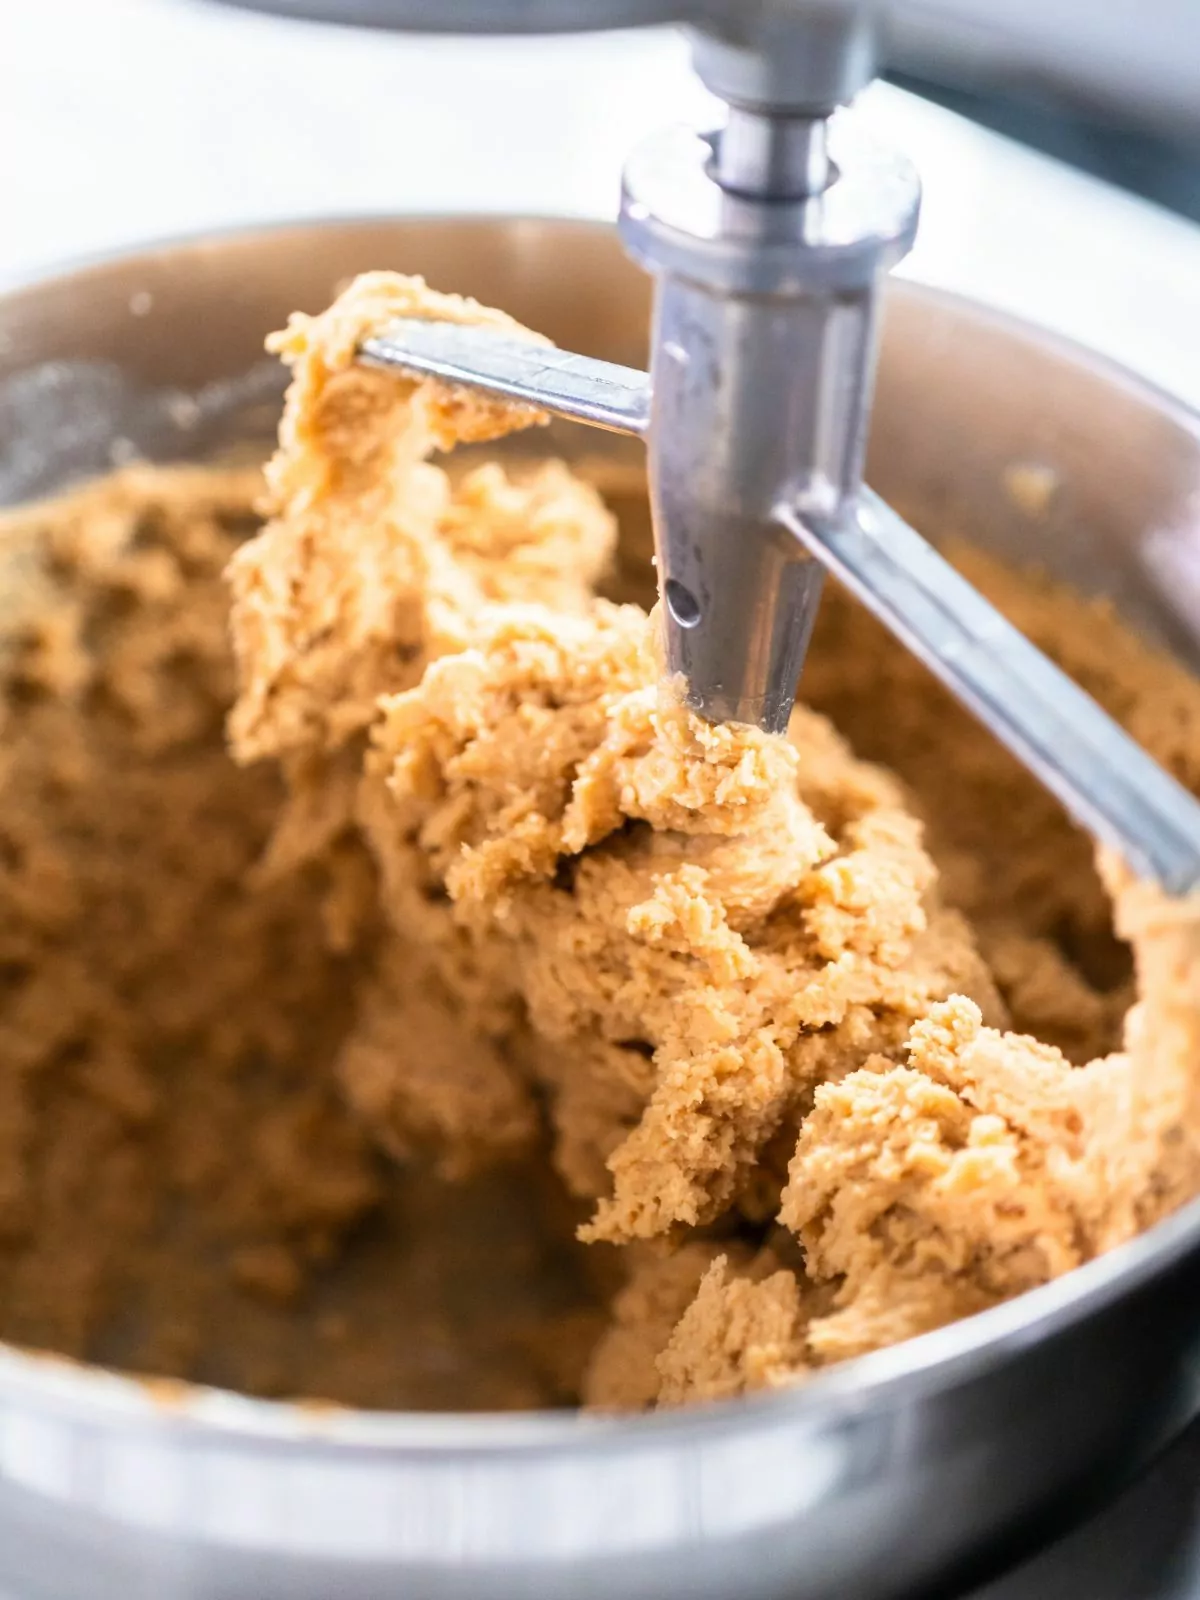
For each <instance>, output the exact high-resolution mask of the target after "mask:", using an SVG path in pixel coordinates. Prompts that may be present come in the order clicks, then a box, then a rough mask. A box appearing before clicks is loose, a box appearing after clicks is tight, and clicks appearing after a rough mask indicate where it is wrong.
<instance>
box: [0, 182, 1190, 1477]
mask: <svg viewBox="0 0 1200 1600" xmlns="http://www.w3.org/2000/svg"><path fill="white" fill-rule="evenodd" d="M448 223H462V224H471V223H477V224H493V225H494V224H498V223H507V224H530V225H537V226H552V227H559V228H561V227H567V228H571V229H573V230H574V229H578V230H580V231H590V232H594V233H596V234H597V235H599V234H603V235H605V236H606V237H609V238H611V237H612V236H613V235H614V233H615V229H614V227H613V224H612V223H611V222H606V221H604V220H602V219H598V218H595V217H589V216H584V215H552V214H538V213H512V212H506V211H503V210H499V209H498V210H496V211H489V210H486V209H481V210H476V211H471V212H464V211H455V210H447V211H444V212H441V211H436V210H422V211H419V212H413V213H403V212H389V211H379V212H365V213H364V212H355V213H348V214H345V215H336V214H335V215H329V214H322V215H319V216H311V217H304V216H300V217H293V218H286V219H278V220H272V221H270V222H266V223H258V224H254V223H250V224H246V223H238V224H232V225H230V226H228V227H223V228H216V229H211V228H210V229H205V230H203V231H201V232H199V233H183V234H175V235H170V236H166V237H163V238H160V239H152V240H149V241H145V242H141V243H136V244H132V245H127V246H123V247H121V248H119V249H116V250H110V251H103V252H96V253H92V254H88V255H84V256H81V257H78V258H74V259H71V260H68V261H66V262H64V263H61V264H59V265H51V266H48V267H43V268H35V269H33V270H31V271H27V272H23V273H20V274H17V275H15V276H13V277H11V278H5V279H0V306H3V305H4V303H5V302H8V301H12V300H14V299H17V300H19V299H20V298H21V297H22V296H23V295H24V294H26V293H30V292H35V291H37V290H41V289H49V288H52V287H54V286H65V285H66V284H68V283H69V282H70V281H71V280H73V279H75V278H79V277H86V276H90V275H91V274H93V273H101V272H103V271H105V270H107V269H110V268H113V267H119V266H121V265H123V264H124V265H131V264H133V263H135V262H137V261H139V260H143V259H146V260H149V259H152V258H153V257H155V256H156V255H163V254H167V253H170V252H175V251H183V250H187V249H189V248H199V247H205V246H212V245H214V244H222V243H239V242H240V243H247V244H248V243H251V242H252V241H254V240H255V239H265V238H269V237H271V236H273V235H283V234H287V233H289V232H297V233H311V232H315V231H320V230H327V229H328V230H334V229H339V228H356V227H380V228H386V227H388V226H399V227H419V226H421V225H440V226H444V225H446V224H448ZM890 292H892V293H898V294H899V295H901V296H902V297H905V298H910V299H913V300H917V301H924V302H925V303H928V304H932V305H940V306H947V307H949V308H951V309H954V310H957V311H958V312H959V313H960V314H961V315H963V316H965V317H968V318H970V319H972V320H974V321H975V322H977V323H983V324H985V325H988V326H990V327H991V328H993V329H995V330H996V331H999V332H1002V333H1005V334H1007V335H1008V336H1009V337H1011V338H1015V339H1019V340H1023V341H1025V342H1036V343H1037V344H1038V346H1039V348H1040V349H1042V350H1046V351H1048V352H1049V353H1050V354H1052V355H1054V356H1056V357H1057V358H1058V359H1059V360H1061V361H1063V362H1065V363H1068V364H1070V365H1072V366H1074V367H1076V368H1077V369H1080V370H1082V371H1083V372H1084V373H1085V374H1086V375H1088V376H1091V377H1094V378H1096V379H1099V380H1100V381H1101V382H1104V383H1106V384H1108V385H1110V386H1113V387H1116V388H1119V389H1120V390H1122V391H1123V392H1125V393H1126V394H1128V395H1129V396H1130V397H1131V398H1132V399H1134V400H1136V401H1138V402H1140V403H1141V404H1143V405H1145V406H1146V407H1148V408H1150V409H1151V410H1153V411H1155V412H1157V413H1158V415H1159V416H1161V417H1163V418H1164V420H1167V421H1169V422H1171V423H1173V424H1174V425H1175V426H1177V427H1179V428H1180V429H1182V430H1183V431H1185V432H1187V433H1188V434H1190V435H1191V436H1192V438H1193V440H1194V441H1195V443H1196V447H1197V451H1198V453H1200V412H1197V411H1194V410H1193V409H1192V408H1191V407H1190V406H1188V405H1187V404H1186V402H1184V401H1182V400H1181V399H1179V397H1178V396H1175V395H1173V394H1171V393H1170V392H1169V391H1167V390H1164V389H1162V388H1160V387H1159V386H1157V385H1156V384H1153V383H1151V382H1150V381H1148V380H1146V379H1144V378H1142V377H1140V376H1139V375H1138V374H1136V373H1135V372H1132V371H1131V370H1130V369H1128V368H1127V367H1125V366H1123V365H1122V364H1121V363H1119V362H1117V361H1114V360H1112V359H1111V358H1110V357H1108V356H1104V355H1101V354H1098V353H1097V352H1095V351H1093V350H1090V349H1089V348H1087V347H1086V346H1085V345H1082V344H1080V343H1078V342H1077V341H1075V340H1073V339H1071V338H1069V337H1068V336H1066V335H1063V334H1061V333H1058V332H1056V331H1055V330H1054V329H1051V328H1046V327H1044V326H1042V325H1040V324H1038V323H1035V322H1032V321H1029V320H1027V319H1025V318H1023V317H1018V316H1016V315H1014V314H1012V313H1010V312H1007V311H1004V310H1001V309H999V308H997V307H995V306H991V305H989V304H987V303H985V302H982V301H979V300H976V299H974V298H972V297H970V296H968V295H964V294H960V293H957V292H956V291H953V290H947V289H944V288H941V287H940V286H937V285H934V284H930V283H925V282H922V281H921V280H920V279H919V278H915V277H895V278H893V279H892V280H891V291H890ZM1197 1251H1200V1197H1198V1198H1196V1199H1194V1200H1192V1201H1190V1202H1189V1203H1188V1204H1187V1205H1185V1206H1183V1207H1181V1208H1180V1210H1178V1211H1177V1212H1175V1213H1174V1214H1172V1215H1171V1216H1169V1217H1167V1218H1165V1219H1164V1220H1163V1221H1161V1222H1159V1223H1157V1224H1156V1225H1155V1226H1154V1227H1152V1228H1150V1229H1148V1230H1147V1231H1146V1232H1145V1233H1142V1234H1140V1235H1138V1236H1137V1237H1136V1238H1134V1239H1131V1240H1129V1241H1127V1242H1126V1243H1124V1244H1121V1245H1118V1246H1117V1247H1115V1248H1114V1249H1112V1250H1110V1251H1108V1252H1106V1253H1105V1254H1104V1255H1101V1256H1099V1257H1097V1258H1095V1259H1094V1260H1092V1261H1090V1262H1087V1263H1085V1264H1084V1265H1083V1266H1081V1267H1077V1268H1075V1269H1074V1270H1072V1271H1070V1272H1067V1273H1065V1274H1063V1275H1062V1276H1061V1277H1059V1278H1055V1279H1053V1280H1052V1281H1051V1282H1049V1283H1046V1284H1043V1285H1041V1286H1040V1287H1038V1288H1036V1289H1031V1290H1028V1291H1026V1292H1025V1293H1024V1294H1021V1295H1018V1296H1016V1297H1015V1298H1014V1299H1012V1300H1009V1301H1006V1302H1004V1303H1003V1304H1001V1305H998V1306H995V1307H993V1308H991V1309H990V1310H987V1311H983V1312H979V1313H977V1314H976V1315H974V1316H971V1317H966V1318H963V1319H961V1320H960V1321H957V1322H954V1323H951V1324H949V1325H947V1326H945V1327H942V1328H938V1329H935V1330H934V1331H932V1332H930V1333H925V1334H921V1335H919V1336H917V1337H915V1338H912V1339H908V1340H904V1341H902V1342H901V1343H899V1344H896V1345H892V1346H889V1347H887V1348H885V1349H882V1350H877V1351H872V1352H871V1353H869V1354H867V1355H862V1356H858V1357H855V1358H852V1359H850V1360H847V1361H844V1362H840V1363H838V1364H836V1365H834V1366H831V1367H829V1368H825V1369H822V1370H820V1371H818V1372H816V1373H814V1374H812V1375H811V1376H809V1377H807V1378H805V1379H803V1380H802V1381H800V1382H799V1383H797V1384H796V1385H795V1386H792V1387H785V1388H781V1389H777V1390H772V1391H768V1392H764V1393H759V1394H755V1395H750V1396H746V1397H742V1398H739V1399H735V1400H725V1401H719V1402H715V1403H711V1404H708V1405H701V1406H695V1407H688V1408H683V1409H681V1410H678V1411H666V1412H650V1413H638V1414H635V1415H621V1416H603V1415H590V1414H587V1413H581V1412H578V1411H534V1412H521V1413H511V1412H482V1413H458V1412H432V1411H431V1412H416V1411H365V1410H356V1409H353V1408H350V1407H344V1406H341V1405H339V1404H336V1403H331V1402H325V1401H320V1400H265V1399H258V1398H255V1397H253V1396H250V1395H244V1394H241V1393H238V1392H235V1391H232V1390H226V1389H219V1388H215V1387H212V1386H208V1385H203V1384H196V1383H192V1382H190V1381H188V1380H183V1379H178V1380H177V1379H162V1378H153V1377H139V1376H137V1375H134V1374H130V1373H125V1372H121V1371H114V1370H112V1369H108V1368H104V1367H100V1366H94V1365H92V1364H90V1363H87V1362H83V1361H76V1360H74V1359H72V1358H70V1357H66V1356H61V1355H57V1354H54V1353H52V1352H44V1351H39V1350H33V1349H27V1348H24V1347H21V1346H17V1345H12V1344H8V1343H4V1342H0V1400H4V1401H10V1402H15V1403H18V1404H20V1405H21V1406H24V1407H26V1408H28V1407H31V1406H34V1405H38V1404H42V1405H44V1406H45V1407H46V1408H47V1409H50V1410H53V1411H56V1412H59V1413H63V1412H66V1413H69V1414H70V1416H71V1419H72V1420H73V1421H79V1422H86V1423H87V1424H88V1425H89V1426H90V1427H92V1428H96V1429H103V1428H105V1427H106V1426H108V1427H114V1428H115V1427H118V1426H119V1427H120V1428H121V1429H122V1430H125V1429H128V1428H129V1427H130V1426H131V1425H132V1426H134V1427H138V1428H142V1429H149V1430H153V1431H161V1430H163V1429H168V1430H170V1431H171V1432H172V1433H177V1434H178V1435H179V1436H180V1439H181V1441H182V1442H187V1441H188V1440H189V1439H191V1441H192V1442H193V1443H195V1444H200V1443H203V1442H212V1441H214V1440H224V1441H227V1442H233V1443H237V1444H239V1445H246V1446H248V1447H251V1448H258V1449H261V1450H265V1451H273V1450H277V1449H281V1448H284V1447H287V1448H292V1447H294V1446H295V1445H296V1444H297V1443H305V1444H307V1445H309V1446H311V1447H313V1448H315V1449H318V1450H320V1451H321V1452H322V1453H323V1454H330V1453H332V1454H336V1455H347V1456H349V1455H357V1454H361V1453H364V1452H365V1453H368V1454H370V1455H378V1454H380V1453H387V1454H391V1455H414V1454H415V1455H427V1454H437V1455H463V1454H468V1455H470V1456H472V1457H474V1458H478V1457H497V1456H499V1457H511V1456H521V1457H527V1456H531V1455H536V1456H543V1455H546V1454H551V1455H558V1454H562V1453H564V1452H568V1451H572V1450H574V1449H575V1448H576V1447H577V1446H578V1444H579V1443H580V1442H581V1441H582V1440H584V1439H586V1440H587V1442H588V1444H589V1447H591V1448H595V1449H599V1450H605V1451H609V1450H612V1449H619V1448H630V1447H635V1448H637V1447H649V1448H653V1447H655V1446H657V1445H659V1444H661V1443H664V1442H667V1441H670V1440H672V1439H674V1438H675V1437H676V1436H679V1435H683V1436H686V1438H687V1441H688V1443H689V1445H690V1446H691V1447H693V1448H694V1447H696V1446H698V1445H699V1444H701V1443H703V1442H705V1441H709V1442H713V1443H716V1442H719V1441H720V1440H721V1439H723V1438H726V1437H728V1436H730V1435H733V1434H737V1433H740V1432H742V1431H744V1430H747V1429H754V1428H777V1427H789V1428H799V1429H802V1430H807V1431H812V1430H814V1429H815V1428H817V1427H820V1428H822V1429H824V1428H827V1427H828V1426H830V1425H831V1424H832V1423H835V1422H837V1421H839V1420H841V1421H845V1420H848V1419H850V1418H853V1417H855V1416H858V1415H860V1414H862V1413H863V1412H865V1411H867V1410H868V1409H870V1410H874V1411H878V1410H881V1409H884V1408H887V1407H897V1406H900V1405H907V1404H911V1403H912V1402H914V1401H916V1400H919V1399H921V1398H923V1397H925V1396H928V1395H929V1394H930V1393H931V1392H933V1391H944V1390H947V1389H951V1388H954V1387H959V1386H962V1385H964V1384H966V1383H968V1382H972V1381H975V1380H978V1379H981V1378H983V1377H984V1376H986V1375H987V1374H988V1373H989V1372H991V1371H994V1370H995V1369H997V1368H999V1367H1002V1366H1004V1365H1006V1364H1007V1363H1009V1362H1011V1361H1013V1360H1014V1359H1016V1358H1017V1357H1018V1356H1019V1355H1020V1354H1021V1353H1022V1352H1023V1351H1025V1350H1026V1349H1028V1348H1029V1347H1031V1346H1032V1345H1034V1344H1038V1343H1041V1342H1042V1341H1044V1340H1046V1339H1049V1338H1052V1337H1054V1336H1056V1335H1058V1334H1062V1333H1064V1332H1066V1331H1067V1330H1068V1329H1070V1328H1071V1327H1073V1326H1075V1325H1076V1324H1077V1323H1078V1322H1080V1321H1082V1320H1084V1319H1086V1318H1087V1317H1089V1316H1091V1315H1093V1314H1094V1313H1097V1312H1099V1311H1101V1310H1103V1309H1104V1308H1106V1307H1108V1306H1111V1305H1112V1304H1113V1303H1114V1302H1116V1301H1118V1300H1120V1299H1121V1298H1123V1297H1124V1295H1125V1294H1126V1293H1127V1292H1132V1291H1133V1290H1135V1289H1136V1288H1138V1287H1139V1286H1141V1285H1143V1284H1144V1283H1146V1282H1147V1281H1148V1280H1149V1279H1152V1278H1154V1277H1156V1276H1157V1275H1159V1274H1160V1273H1162V1272H1165V1271H1167V1270H1169V1269H1170V1268H1171V1267H1173V1266H1174V1265H1176V1264H1178V1263H1179V1262H1180V1261H1181V1260H1183V1259H1184V1258H1185V1257H1186V1256H1188V1255H1189V1254H1192V1253H1194V1252H1197Z"/></svg>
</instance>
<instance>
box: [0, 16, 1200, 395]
mask: <svg viewBox="0 0 1200 1600" xmlns="http://www.w3.org/2000/svg"><path fill="white" fill-rule="evenodd" d="M868 98H869V105H868V114H869V115H870V116H871V117H873V118H874V119H875V120H876V122H877V123H878V124H879V125H880V126H881V127H882V128H883V129H884V131H886V132H887V133H888V134H889V135H890V136H891V137H892V138H894V140H895V141H896V142H897V143H898V144H900V145H901V146H902V147H903V148H904V149H906V150H907V151H908V153H909V154H910V155H911V156H912V157H913V158H914V160H915V161H916V162H917V163H918V165H919V166H920V168H921V170H922V174H923V177H924V180H925V186H926V204H925V213H924V221H923V227H922V235H921V238H920V241H919V242H918V245H917V249H916V251H915V253H914V255H913V257H912V259H911V261H910V263H909V264H908V265H907V267H906V268H905V270H906V271H908V272H910V273H912V274H914V275H917V276H920V277H922V278H924V279H926V280H928V281H932V282H936V283H940V284H943V285H946V286H949V287H952V288H957V289H959V290H961V291H963V292H966V293H970V294H975V295H979V296H981V297H983V298H985V299H989V300H992V301H994V302H996V303H997V304H1000V305H1003V306H1005V307H1007V308H1008V309H1011V310H1016V311H1018V312H1021V313H1023V314H1025V315H1027V316H1030V317H1032V318H1033V319H1034V320H1036V321H1040V322H1043V323H1046V324H1048V325H1051V326H1054V327H1057V328H1059V329H1060V330H1062V331H1064V332H1067V333H1070V334H1072V335H1073V336H1075V337H1077V338H1080V339H1082V340H1084V341H1085V342H1088V343H1090V344H1092V345H1094V346H1095V347H1097V348H1098V349H1100V350H1103V351H1105V352H1106V353H1108V354H1111V355H1113V356H1115V357H1116V358H1118V359H1120V360H1123V361H1125V362H1127V363H1129V364H1130V365H1133V366H1135V367H1138V368H1140V369H1141V370H1142V371H1143V372H1145V373H1146V374H1147V375H1148V376H1150V377H1151V378H1153V379H1154V380H1156V381H1157V382H1158V383H1160V384H1161V385H1163V386H1164V387H1166V388H1168V389H1172V390H1174V391H1175V392H1176V393H1178V394H1180V395H1181V396H1184V397H1186V398H1189V399H1190V400H1191V401H1192V402H1193V403H1195V404H1197V405H1200V229H1197V228H1195V227H1194V226H1192V225H1190V224H1188V223H1186V222H1183V221H1181V220H1178V219H1176V218H1173V217H1171V216H1168V215H1167V214H1166V213H1164V212H1161V211H1159V210H1157V209H1156V208H1154V207H1152V206H1149V205H1145V204H1142V203H1141V202H1138V201H1136V200H1132V199H1129V198H1127V197H1125V196H1122V195H1118V194H1116V193H1115V192H1114V191H1111V190H1108V189H1106V188H1104V187H1103V186H1101V185H1098V184H1095V183H1093V182H1091V181H1089V180H1087V179H1084V178H1081V177H1078V176H1076V175H1074V174H1072V173H1070V172H1068V171H1067V170H1066V169H1064V168H1060V167H1058V166H1056V165H1055V164H1053V163H1051V162H1048V161H1045V160H1043V159H1041V158H1039V157H1037V156H1034V155H1031V154H1028V153H1026V152H1023V151H1021V150H1018V149H1017V148H1016V147H1015V146H1012V145H1009V144H1007V143H1006V142H1005V141H1003V140H1001V139H998V138H995V137H994V136H992V135H990V134H988V133H985V132H982V131H980V130H977V129H975V128H973V127H971V126H970V125H968V124H967V123H965V122H962V121H960V120H959V119H958V118H956V117H954V116H952V115H950V114H949V113H946V112H943V111H941V110H939V109H936V108H934V107H932V106H927V105H925V104H923V103H922V102H919V101H916V100H913V99H910V98H909V97H907V96H905V95H902V94H900V93H898V92H896V91H889V90H887V89H876V90H874V91H872V92H871V95H870V96H869V97H868ZM707 111H708V107H707V105H706V102H705V98H704V96H703V95H702V93H701V92H700V91H699V90H698V89H697V88H696V87H695V85H694V84H693V82H692V80H691V78H690V76H689V73H688V68H687V57H686V51H685V49H684V47H683V45H682V42H681V41H680V40H679V39H678V38H676V37H675V36H674V35H673V34H670V33H658V32H656V33H653V34H644V35H636V34H613V35H607V36H594V37H576V38H565V39H540V40H495V39H484V40H445V39H418V38H402V37H393V36H389V35H385V34H378V33H373V34H365V33H364V34H358V33H355V32H352V31H348V30H339V29H334V28H325V27H321V26H317V25H313V24H300V23H286V22H280V21H275V20H272V19H270V18H265V17H260V16H255V15H252V14H243V13H240V12H237V11H231V10H226V9H224V8H223V7H219V6H215V5H210V4H208V3H207V0H0V280H2V279H3V278H4V277H6V276H13V275H24V274H26V273H28V272H30V271H34V270H36V269H38V268H41V267H42V266H45V265H48V264H51V263H53V262H55V261H56V260H60V259H62V258H64V257H71V256H76V255H79V254H89V253H93V252H96V251H107V250H110V249H113V248H117V247H124V246H126V245H129V244H133V243H136V242H137V241H139V240H142V239H149V238H154V237H157V236H162V235H169V234H175V233H181V232H188V231H191V230H193V229H197V228H204V227H211V226H224V225H228V224H230V223H237V222H255V221H260V220H264V219H268V218H285V217H295V216H305V215H307V216H313V215H320V214H336V213H341V214H348V213H353V212H382V211H389V210H413V209H415V210H452V209H456V208H467V209H472V208H475V209H477V208H486V209H490V210H524V211H543V212H545V211H549V212H574V213H582V214H586V215H593V216H611V215H612V214H613V213H614V211H615V208H616V202H617V191H618V178H619V172H620V166H621V159H622V156H623V154H624V152H625V151H626V150H627V149H628V148H629V146H630V144H631V143H632V142H633V141H634V140H635V139H636V138H637V137H638V135H639V134H641V133H643V132H645V131H647V130H649V129H651V128H653V127H655V126H656V125H658V124H660V123H662V122H663V121H669V120H680V119H683V120H689V119H695V118H697V117H698V118H700V119H701V120H705V119H706V117H707Z"/></svg>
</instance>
